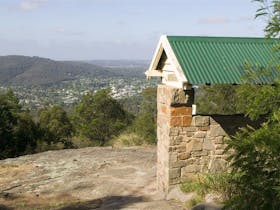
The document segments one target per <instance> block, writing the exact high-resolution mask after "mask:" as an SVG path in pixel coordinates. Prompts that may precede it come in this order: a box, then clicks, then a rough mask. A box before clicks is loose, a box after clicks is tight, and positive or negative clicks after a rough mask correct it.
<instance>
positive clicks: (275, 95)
mask: <svg viewBox="0 0 280 210" xmlns="http://www.w3.org/2000/svg"><path fill="white" fill-rule="evenodd" d="M237 95H238V101H239V103H238V104H237V107H238V109H239V110H242V112H244V113H246V115H247V116H249V117H250V118H251V119H252V120H257V119H259V118H260V117H261V116H263V115H271V114H273V113H274V110H275V109H277V108H279V106H280V83H279V82H277V81H275V84H274V85H273V86H272V85H254V84H244V85H241V86H240V87H239V88H238V89H237Z"/></svg>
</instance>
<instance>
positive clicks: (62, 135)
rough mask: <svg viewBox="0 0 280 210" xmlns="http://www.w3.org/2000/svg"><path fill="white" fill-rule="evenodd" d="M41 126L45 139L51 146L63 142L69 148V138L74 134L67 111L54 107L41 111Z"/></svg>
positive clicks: (39, 117)
mask: <svg viewBox="0 0 280 210" xmlns="http://www.w3.org/2000/svg"><path fill="white" fill-rule="evenodd" d="M38 115H39V116H38V119H39V126H40V129H41V131H42V132H43V137H42V138H43V139H44V140H45V141H46V142H47V143H48V144H49V145H50V144H51V143H52V144H55V143H59V142H62V143H64V145H65V146H66V147H69V146H70V145H71V143H70V142H69V140H68V139H69V137H71V136H72V134H73V125H72V124H71V122H70V120H69V118H68V116H67V113H66V111H64V110H63V109H62V107H60V106H53V107H49V108H45V109H42V110H39V114H38Z"/></svg>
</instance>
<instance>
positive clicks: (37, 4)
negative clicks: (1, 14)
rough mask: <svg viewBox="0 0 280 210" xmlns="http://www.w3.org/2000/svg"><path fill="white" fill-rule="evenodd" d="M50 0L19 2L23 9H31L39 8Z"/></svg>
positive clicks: (24, 0)
mask: <svg viewBox="0 0 280 210" xmlns="http://www.w3.org/2000/svg"><path fill="white" fill-rule="evenodd" d="M47 2H48V0H23V1H22V2H20V4H19V8H20V9H21V10H23V11H31V10H35V9H38V8H39V7H40V6H42V5H43V4H45V3H47Z"/></svg>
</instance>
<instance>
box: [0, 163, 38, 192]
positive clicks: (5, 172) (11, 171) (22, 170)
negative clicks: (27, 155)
mask: <svg viewBox="0 0 280 210" xmlns="http://www.w3.org/2000/svg"><path fill="white" fill-rule="evenodd" d="M34 168H35V167H34V165H33V164H21V165H0V190H1V189H2V190H3V186H2V185H3V184H4V183H6V184H7V183H9V181H12V180H15V179H17V177H22V176H24V175H25V174H26V173H27V172H29V171H32V170H34Z"/></svg>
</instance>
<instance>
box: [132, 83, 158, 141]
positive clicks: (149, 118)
mask: <svg viewBox="0 0 280 210" xmlns="http://www.w3.org/2000/svg"><path fill="white" fill-rule="evenodd" d="M142 96H143V101H142V103H141V105H140V111H139V113H138V115H137V117H136V118H135V120H134V122H133V125H132V130H133V132H134V133H136V134H138V135H139V136H140V137H142V138H143V139H144V140H145V141H146V142H147V143H149V144H155V143H156V118H157V104H156V98H157V89H156V88H146V89H144V90H143V92H142Z"/></svg>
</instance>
